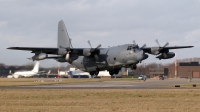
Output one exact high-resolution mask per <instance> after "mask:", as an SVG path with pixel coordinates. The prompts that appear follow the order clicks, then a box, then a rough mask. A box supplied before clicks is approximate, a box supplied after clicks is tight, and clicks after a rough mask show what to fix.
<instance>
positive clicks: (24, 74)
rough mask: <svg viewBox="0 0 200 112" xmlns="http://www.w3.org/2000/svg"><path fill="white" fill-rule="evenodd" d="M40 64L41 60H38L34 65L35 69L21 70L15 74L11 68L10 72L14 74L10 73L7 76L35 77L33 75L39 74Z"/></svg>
mask: <svg viewBox="0 0 200 112" xmlns="http://www.w3.org/2000/svg"><path fill="white" fill-rule="evenodd" d="M39 65H40V62H39V61H37V62H36V63H35V65H34V67H33V70H31V71H19V72H15V73H14V74H12V73H11V70H10V74H12V75H8V76H7V78H19V77H33V76H35V75H37V74H38V71H39Z"/></svg>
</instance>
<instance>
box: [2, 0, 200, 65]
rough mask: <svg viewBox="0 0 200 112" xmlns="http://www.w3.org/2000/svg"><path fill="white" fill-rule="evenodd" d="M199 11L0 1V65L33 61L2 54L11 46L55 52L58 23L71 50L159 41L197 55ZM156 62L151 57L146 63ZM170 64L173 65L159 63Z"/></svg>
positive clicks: (141, 3) (104, 2)
mask: <svg viewBox="0 0 200 112" xmlns="http://www.w3.org/2000/svg"><path fill="white" fill-rule="evenodd" d="M199 6H200V1H199V0H184V1H183V0H174V1H169V0H151V1H147V0H123V1H121V0H67V1H66V0H56V1H55V0H42V1H41V0H40V1H39V0H28V1H26V0H6V1H5V0H4V1H0V15H1V18H0V39H1V42H0V46H1V49H0V51H1V52H3V53H2V57H3V58H0V62H4V63H8V64H12V63H23V62H28V60H26V59H25V58H28V57H30V56H31V55H32V54H30V53H29V52H22V51H9V50H6V49H5V48H6V47H9V46H35V47H36V46H37V47H56V44H57V42H56V40H57V39H56V37H57V23H58V21H59V20H61V19H63V20H64V21H65V24H66V27H67V29H68V33H69V35H70V37H71V38H72V40H73V46H74V47H89V46H88V44H87V40H91V42H92V45H93V46H95V45H98V44H99V43H101V44H102V45H103V47H107V46H114V45H121V44H127V43H132V41H133V40H136V42H137V43H138V44H139V45H143V44H144V43H146V44H147V45H148V46H157V44H156V43H155V39H158V40H159V41H160V43H161V44H165V42H169V43H170V45H195V48H194V49H197V48H199V45H198V41H199V38H198V37H199V36H200V34H199V26H200V12H199V10H200V7H199ZM185 52H187V53H185ZM190 52H191V53H190ZM179 53H180V54H182V55H179V56H180V58H185V57H198V55H199V54H198V53H197V52H195V50H193V49H192V50H188V49H185V50H180V51H179ZM13 55H15V56H14V57H13ZM7 58H8V59H7ZM11 58H12V59H11ZM154 59H155V58H154V57H151V58H150V59H148V60H146V62H151V61H152V60H153V61H155V60H154ZM170 61H173V59H172V60H169V61H162V62H170ZM45 63H56V62H55V61H54V60H52V61H45ZM49 65H53V64H49ZM44 66H47V64H46V65H45V64H44Z"/></svg>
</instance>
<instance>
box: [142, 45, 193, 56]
mask: <svg viewBox="0 0 200 112" xmlns="http://www.w3.org/2000/svg"><path fill="white" fill-rule="evenodd" d="M191 47H194V46H171V47H170V46H169V47H157V48H158V49H160V52H162V51H168V50H170V49H183V48H191ZM152 48H153V47H144V48H141V49H142V50H143V51H144V52H145V53H150V54H151V49H152ZM155 48H156V47H155Z"/></svg>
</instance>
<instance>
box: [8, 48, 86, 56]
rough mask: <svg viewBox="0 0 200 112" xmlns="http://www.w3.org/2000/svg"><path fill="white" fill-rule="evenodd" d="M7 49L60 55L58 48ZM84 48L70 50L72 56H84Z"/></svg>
mask: <svg viewBox="0 0 200 112" xmlns="http://www.w3.org/2000/svg"><path fill="white" fill-rule="evenodd" d="M7 49H12V50H24V51H31V53H37V52H42V53H46V54H56V55H57V54H58V50H59V49H58V48H40V47H9V48H7ZM83 49H84V48H70V50H71V53H72V54H77V55H79V56H82V55H83Z"/></svg>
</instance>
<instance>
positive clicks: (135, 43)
mask: <svg viewBox="0 0 200 112" xmlns="http://www.w3.org/2000/svg"><path fill="white" fill-rule="evenodd" d="M133 44H134V45H137V44H136V42H135V40H133ZM146 46H147V45H146V44H144V45H143V46H142V47H140V48H141V49H142V48H144V47H146Z"/></svg>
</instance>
